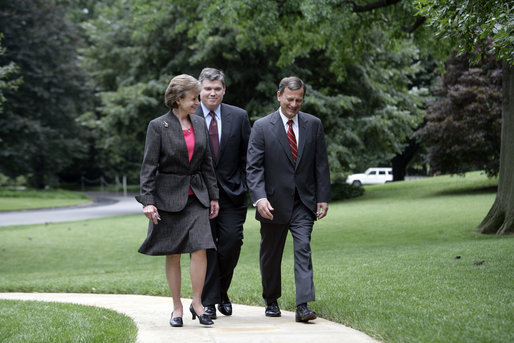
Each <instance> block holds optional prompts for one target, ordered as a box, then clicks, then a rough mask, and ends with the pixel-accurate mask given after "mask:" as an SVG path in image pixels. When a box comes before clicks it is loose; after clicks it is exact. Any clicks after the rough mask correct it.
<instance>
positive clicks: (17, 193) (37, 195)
mask: <svg viewBox="0 0 514 343" xmlns="http://www.w3.org/2000/svg"><path fill="white" fill-rule="evenodd" d="M90 202H91V198H90V197H89V196H87V195H86V194H83V193H79V192H71V191H66V190H31V189H28V190H10V189H5V188H0V211H16V210H31V209H38V208H52V207H62V206H73V205H82V204H87V203H90Z"/></svg>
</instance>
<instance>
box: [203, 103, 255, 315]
mask: <svg viewBox="0 0 514 343" xmlns="http://www.w3.org/2000/svg"><path fill="white" fill-rule="evenodd" d="M220 106H221V107H220V112H221V138H220V144H219V151H218V157H217V158H216V157H215V156H214V153H213V154H212V159H213V165H214V170H215V172H216V178H217V181H218V188H219V190H220V197H219V205H220V211H219V215H218V217H216V218H214V219H212V220H211V221H210V224H211V230H212V236H213V239H214V242H215V244H216V247H217V251H216V250H214V249H209V250H208V251H207V274H206V277H205V285H204V288H203V294H202V303H203V304H204V305H205V306H207V305H214V304H219V303H220V302H221V301H222V300H224V301H227V300H228V294H227V292H228V289H229V287H230V283H231V281H232V276H233V274H234V268H235V267H236V265H237V261H238V260H239V254H240V252H241V245H242V244H243V224H244V222H245V220H246V212H247V208H248V203H247V196H246V192H247V186H246V151H247V147H248V139H249V137H250V122H249V120H248V114H247V112H246V111H245V110H243V109H241V108H239V107H235V106H231V105H227V104H223V103H222V104H221V105H220ZM196 114H197V115H198V116H201V117H202V118H203V117H204V114H203V113H202V107H201V106H198V108H197V110H196ZM209 144H210V143H209ZM210 147H211V152H212V144H210Z"/></svg>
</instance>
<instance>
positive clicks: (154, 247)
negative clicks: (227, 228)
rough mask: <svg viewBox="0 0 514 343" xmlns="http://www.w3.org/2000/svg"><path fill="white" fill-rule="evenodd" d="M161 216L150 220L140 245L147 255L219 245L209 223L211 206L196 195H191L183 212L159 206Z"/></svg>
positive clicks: (191, 250) (186, 251)
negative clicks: (157, 220)
mask: <svg viewBox="0 0 514 343" xmlns="http://www.w3.org/2000/svg"><path fill="white" fill-rule="evenodd" d="M159 215H160V217H161V220H159V222H158V223H157V224H154V223H153V222H151V221H149V224H148V234H147V236H146V239H145V241H144V242H143V244H142V245H141V247H140V248H139V250H138V251H139V252H140V253H142V254H146V255H153V256H158V255H172V254H185V253H192V252H195V251H198V250H203V249H215V248H216V246H215V245H214V241H213V240H212V233H211V226H210V224H209V209H208V208H205V207H203V206H202V204H200V202H199V201H198V199H197V198H196V196H194V195H192V196H190V197H189V199H188V201H187V204H186V207H185V208H184V209H183V210H182V211H180V212H166V211H162V210H159Z"/></svg>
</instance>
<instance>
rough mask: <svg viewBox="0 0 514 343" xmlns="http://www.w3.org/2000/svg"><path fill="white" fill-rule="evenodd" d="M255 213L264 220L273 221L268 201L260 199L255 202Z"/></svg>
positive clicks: (271, 208) (271, 209)
mask: <svg viewBox="0 0 514 343" xmlns="http://www.w3.org/2000/svg"><path fill="white" fill-rule="evenodd" d="M256 205H257V211H258V212H259V214H260V215H261V217H262V218H264V219H269V220H273V213H271V212H272V211H273V207H271V204H270V203H269V201H268V199H260V200H259V201H258V202H257V204H256Z"/></svg>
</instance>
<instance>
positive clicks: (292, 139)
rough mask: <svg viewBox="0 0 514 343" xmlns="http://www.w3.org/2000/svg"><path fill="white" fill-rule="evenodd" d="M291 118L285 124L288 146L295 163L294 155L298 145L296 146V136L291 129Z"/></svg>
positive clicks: (296, 152)
mask: <svg viewBox="0 0 514 343" xmlns="http://www.w3.org/2000/svg"><path fill="white" fill-rule="evenodd" d="M293 123H294V122H293V120H292V119H289V121H288V122H287V124H288V125H289V129H288V130H287V139H288V140H289V146H290V147H291V153H292V154H293V161H294V164H295V165H296V155H297V154H298V147H297V146H296V136H295V134H294V131H293Z"/></svg>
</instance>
